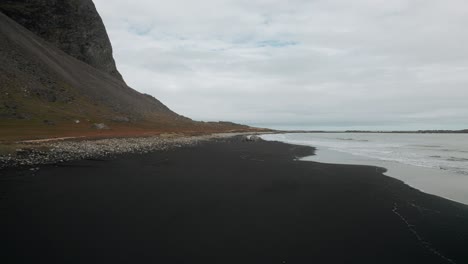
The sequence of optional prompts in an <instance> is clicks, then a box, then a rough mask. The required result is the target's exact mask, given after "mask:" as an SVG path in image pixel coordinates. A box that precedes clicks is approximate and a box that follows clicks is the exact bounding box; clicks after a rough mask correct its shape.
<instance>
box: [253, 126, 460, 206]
mask: <svg viewBox="0 0 468 264" xmlns="http://www.w3.org/2000/svg"><path fill="white" fill-rule="evenodd" d="M262 138H263V139H265V140H274V141H282V142H286V143H291V144H298V145H307V146H313V147H316V148H317V152H316V155H315V156H311V157H305V158H303V160H310V161H317V162H323V163H338V164H360V165H372V166H378V167H383V168H386V169H387V172H386V173H385V174H386V175H388V176H391V177H394V178H397V179H400V180H402V181H404V182H405V183H407V184H408V185H410V186H412V187H414V188H417V189H420V190H422V191H424V192H426V193H430V194H434V195H438V196H441V197H444V198H447V199H450V200H454V201H457V202H461V203H464V204H468V134H409V133H408V134H396V133H299V134H298V133H294V134H270V135H263V136H262Z"/></svg>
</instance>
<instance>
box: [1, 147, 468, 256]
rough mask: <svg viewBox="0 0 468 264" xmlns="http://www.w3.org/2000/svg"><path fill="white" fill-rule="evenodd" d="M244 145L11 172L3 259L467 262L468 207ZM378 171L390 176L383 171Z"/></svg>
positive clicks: (373, 176) (284, 150) (6, 178)
mask: <svg viewBox="0 0 468 264" xmlns="http://www.w3.org/2000/svg"><path fill="white" fill-rule="evenodd" d="M312 152H313V149H311V148H306V147H298V146H293V145H287V144H283V143H277V142H243V141H242V140H241V139H240V138H236V139H230V140H228V141H219V142H210V143H204V144H202V145H200V146H196V147H186V148H179V149H175V150H171V151H166V152H155V153H151V154H145V155H137V154H134V155H122V156H118V157H115V158H114V159H109V160H82V161H76V162H68V163H64V164H60V165H55V166H45V167H41V168H40V170H39V171H37V172H35V171H30V170H29V169H15V170H13V169H10V170H4V171H2V172H1V174H2V175H1V176H0V184H1V185H0V191H1V200H0V212H1V214H0V224H1V226H0V236H1V245H0V246H1V247H0V252H1V255H2V256H1V259H0V261H1V262H2V263H280V264H281V263H373V264H375V263H468V206H465V205H462V204H458V203H454V202H451V201H448V200H445V199H442V198H438V197H435V196H432V195H428V194H424V193H421V192H419V191H418V190H415V189H412V188H410V187H408V186H407V185H405V184H403V183H402V182H400V181H398V180H395V179H392V178H389V177H386V176H384V175H382V174H381V169H378V168H375V167H367V166H350V165H329V164H320V163H315V162H305V161H295V160H294V158H295V157H296V156H304V155H308V154H311V153H312ZM379 171H380V172H379Z"/></svg>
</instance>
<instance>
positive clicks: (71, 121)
mask: <svg viewBox="0 0 468 264" xmlns="http://www.w3.org/2000/svg"><path fill="white" fill-rule="evenodd" d="M100 123H105V124H106V126H96V125H95V124H100ZM102 127H104V128H106V127H110V128H111V129H109V130H106V131H105V132H106V133H107V134H109V133H110V134H112V135H117V134H118V135H133V134H135V133H142V131H143V132H144V131H161V132H172V131H179V132H180V131H226V130H232V129H246V127H245V126H238V125H235V124H229V123H203V122H194V121H192V120H190V119H188V118H185V117H182V116H180V115H178V114H176V113H174V112H172V111H171V110H170V109H169V108H167V107H166V106H165V105H163V104H162V103H161V102H159V101H158V100H157V99H155V98H153V97H151V96H149V95H145V94H141V93H139V92H137V91H135V90H133V89H132V88H130V87H128V86H127V85H126V84H125V83H124V82H122V81H121V80H120V79H118V78H115V77H114V76H112V75H111V74H109V73H107V72H104V71H101V70H98V69H96V68H94V67H93V66H91V65H89V64H87V63H85V62H83V61H80V60H78V59H76V58H74V57H72V56H70V55H68V54H67V53H65V52H64V51H62V50H60V49H59V48H57V47H56V45H54V44H52V43H50V42H47V41H45V40H44V39H42V38H40V37H38V36H37V35H35V34H34V33H32V32H31V31H29V30H27V29H26V28H24V27H23V26H21V25H19V24H18V23H16V22H15V21H13V20H12V19H11V18H9V17H7V16H6V15H4V14H2V13H0V140H2V139H5V138H8V137H10V138H15V139H17V138H42V137H50V136H79V135H88V134H93V133H94V134H95V133H96V128H102ZM111 132H112V133H111ZM100 133H103V132H100Z"/></svg>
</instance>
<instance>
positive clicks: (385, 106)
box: [95, 0, 468, 129]
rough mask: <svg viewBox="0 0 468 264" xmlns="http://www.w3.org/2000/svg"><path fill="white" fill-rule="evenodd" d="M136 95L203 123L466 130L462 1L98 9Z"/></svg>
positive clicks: (219, 2) (275, 0)
mask: <svg viewBox="0 0 468 264" xmlns="http://www.w3.org/2000/svg"><path fill="white" fill-rule="evenodd" d="M95 2H96V5H97V7H98V10H99V11H100V13H101V15H102V16H103V19H104V22H105V24H106V26H107V28H108V31H109V34H110V37H111V40H112V43H113V46H114V50H115V56H116V60H117V63H118V65H119V68H120V70H121V72H122V73H123V74H124V76H125V79H126V80H127V82H128V83H129V84H131V86H132V87H134V88H136V89H137V90H140V91H142V92H145V93H149V94H152V95H154V96H155V97H157V98H158V99H160V100H162V101H163V102H164V103H166V104H167V105H168V106H169V107H171V108H172V109H174V110H175V111H177V112H179V113H181V114H183V115H186V116H190V117H192V118H195V119H200V120H231V121H236V122H242V123H249V124H261V125H265V126H274V127H285V126H290V127H294V128H298V127H300V126H302V127H304V128H310V129H314V128H317V129H320V128H328V129H333V128H334V127H336V128H353V129H358V128H374V129H382V128H395V129H405V128H412V129H418V128H421V129H426V128H454V129H455V128H466V127H468V115H466V113H468V106H467V104H466V99H467V98H468V89H466V88H467V85H468V45H467V44H468V32H467V31H466V29H465V25H467V24H468V2H466V1H463V0H452V1H441V0H425V1H422V0H394V1H386V0H385V1H384V0H356V1H347V0H315V1H305V0H304V1H302V0H295V1H279V0H256V1H247V0H242V1H235V0H202V1H184V0H174V1H149V0H135V1H131V2H129V1H124V0H114V1H108V0H95Z"/></svg>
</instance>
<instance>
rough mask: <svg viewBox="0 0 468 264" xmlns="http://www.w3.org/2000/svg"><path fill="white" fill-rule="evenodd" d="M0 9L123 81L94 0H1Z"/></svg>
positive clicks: (70, 53) (47, 38) (61, 47)
mask: <svg viewBox="0 0 468 264" xmlns="http://www.w3.org/2000/svg"><path fill="white" fill-rule="evenodd" d="M0 11H1V12H3V13H4V14H6V15H7V16H9V17H10V18H12V19H13V20H15V21H16V22H17V23H19V24H21V25H22V26H24V27H25V28H27V29H29V30H30V31H32V32H33V33H35V34H36V35H38V36H40V37H42V38H43V39H45V40H47V41H48V42H50V43H52V44H54V45H55V46H56V47H58V48H59V49H61V50H63V51H64V52H66V53H67V54H69V55H71V56H72V57H75V58H76V59H78V60H81V61H83V62H85V63H87V64H89V65H91V66H93V67H94V68H96V69H99V70H101V71H104V72H106V73H109V74H110V75H112V76H113V77H115V78H117V79H119V80H121V81H123V79H122V76H121V74H120V73H119V72H118V70H117V67H116V66H115V62H114V59H113V56H112V46H111V43H110V41H109V37H108V35H107V32H106V29H105V27H104V24H103V22H102V20H101V17H100V16H99V14H98V12H97V11H96V8H95V6H94V4H93V2H92V0H2V1H1V2H0Z"/></svg>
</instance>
